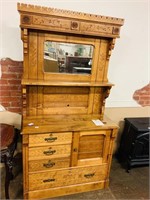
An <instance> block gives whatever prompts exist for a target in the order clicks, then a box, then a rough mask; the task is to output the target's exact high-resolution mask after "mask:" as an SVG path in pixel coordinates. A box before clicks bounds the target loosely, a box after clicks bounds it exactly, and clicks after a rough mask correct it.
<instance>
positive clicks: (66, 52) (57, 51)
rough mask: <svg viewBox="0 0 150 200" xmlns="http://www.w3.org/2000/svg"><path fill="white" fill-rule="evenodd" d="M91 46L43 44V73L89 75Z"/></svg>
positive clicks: (47, 42)
mask: <svg viewBox="0 0 150 200" xmlns="http://www.w3.org/2000/svg"><path fill="white" fill-rule="evenodd" d="M93 51H94V47H93V46H92V45H83V44H74V43H61V42H51V41H45V42H44V72H48V73H73V74H91V68H92V57H93Z"/></svg>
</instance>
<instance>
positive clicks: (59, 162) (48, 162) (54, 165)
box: [29, 157, 70, 172]
mask: <svg viewBox="0 0 150 200" xmlns="http://www.w3.org/2000/svg"><path fill="white" fill-rule="evenodd" d="M69 166H70V158H69V157H67V158H60V159H59V158H53V159H44V160H32V161H29V172H36V171H43V170H53V169H59V168H67V167H69Z"/></svg>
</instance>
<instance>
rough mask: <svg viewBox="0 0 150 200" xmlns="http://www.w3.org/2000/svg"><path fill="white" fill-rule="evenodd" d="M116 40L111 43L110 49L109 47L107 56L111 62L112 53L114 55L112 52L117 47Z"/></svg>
mask: <svg viewBox="0 0 150 200" xmlns="http://www.w3.org/2000/svg"><path fill="white" fill-rule="evenodd" d="M115 41H116V40H115V39H112V40H111V41H110V43H109V47H108V55H107V59H108V60H109V58H110V56H111V53H112V50H113V49H114V47H115Z"/></svg>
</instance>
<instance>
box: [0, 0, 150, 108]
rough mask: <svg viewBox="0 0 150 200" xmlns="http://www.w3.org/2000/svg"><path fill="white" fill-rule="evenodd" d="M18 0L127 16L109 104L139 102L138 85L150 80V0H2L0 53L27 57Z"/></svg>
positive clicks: (113, 67)
mask: <svg viewBox="0 0 150 200" xmlns="http://www.w3.org/2000/svg"><path fill="white" fill-rule="evenodd" d="M17 2H23V3H27V4H34V5H41V6H47V7H55V8H61V9H69V10H74V11H80V12H87V13H93V14H99V15H106V16H113V17H120V18H124V19H125V24H124V26H123V27H122V29H121V38H120V39H117V41H116V45H115V49H114V51H113V53H112V57H111V59H110V65H109V77H110V78H109V81H110V82H112V83H114V84H115V87H113V88H112V90H111V94H110V96H109V98H108V100H107V106H108V107H134V106H138V105H137V103H136V102H135V101H134V100H133V99H132V95H133V93H134V91H135V90H136V89H139V88H141V87H143V86H144V85H146V84H148V82H149V74H150V71H149V64H150V63H149V60H148V59H149V58H148V57H149V56H148V55H149V53H150V52H149V35H150V29H149V26H148V25H149V24H150V21H149V13H150V10H149V7H150V5H149V0H103V1H102V0H82V1H81V0H44V1H43V0H38V1H36V0H30V1H28V0H26V1H25V0H20V1H19V0H18V1H17V0H1V32H0V37H1V51H0V57H1V58H3V57H10V58H11V59H14V60H22V59H23V51H22V42H21V39H20V28H19V13H18V11H17Z"/></svg>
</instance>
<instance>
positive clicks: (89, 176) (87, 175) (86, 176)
mask: <svg viewBox="0 0 150 200" xmlns="http://www.w3.org/2000/svg"><path fill="white" fill-rule="evenodd" d="M94 175H95V173H92V174H84V177H85V178H91V177H93V176H94Z"/></svg>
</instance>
